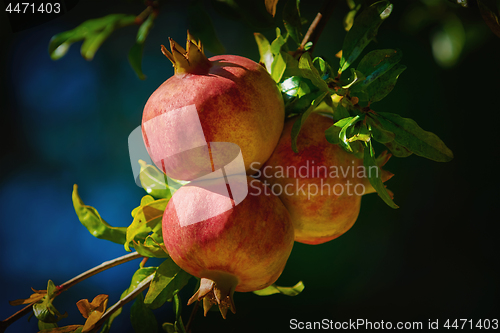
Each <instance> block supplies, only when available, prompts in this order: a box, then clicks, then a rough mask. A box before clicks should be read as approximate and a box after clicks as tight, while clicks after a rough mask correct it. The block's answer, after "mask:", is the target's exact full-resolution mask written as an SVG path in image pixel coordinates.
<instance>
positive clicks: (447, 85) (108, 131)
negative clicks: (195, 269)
mask: <svg viewBox="0 0 500 333" xmlns="http://www.w3.org/2000/svg"><path fill="white" fill-rule="evenodd" d="M443 1H444V0H443ZM304 3H305V1H304ZM320 3H321V2H320V1H308V2H307V5H303V16H305V17H307V18H309V19H312V18H313V17H314V13H315V11H316V10H317V8H319V6H320ZM395 3H396V6H395V10H394V13H393V15H392V16H391V17H390V19H388V20H387V22H385V23H384V24H383V25H382V27H381V28H380V31H379V36H378V37H377V44H374V43H372V45H371V46H370V48H369V49H374V48H391V47H398V48H400V49H401V50H402V51H403V54H404V56H403V61H402V63H404V64H406V65H407V66H408V69H407V70H406V71H405V72H404V73H403V74H402V75H401V77H400V80H399V82H398V85H397V87H396V88H395V90H394V92H393V93H392V94H391V95H390V96H389V97H387V98H386V99H385V100H384V101H382V102H380V103H377V105H376V107H374V109H375V110H380V111H382V110H383V111H386V112H394V113H399V114H401V115H403V116H407V117H412V118H413V119H415V120H416V121H417V122H418V123H419V124H420V125H421V127H423V128H424V129H427V130H430V131H432V132H435V133H437V134H438V135H439V136H440V137H441V138H442V139H443V141H445V142H446V143H447V145H448V146H449V147H450V148H451V149H452V150H453V151H454V153H455V159H454V160H453V161H452V162H450V163H446V164H440V163H436V162H432V161H428V160H424V159H422V158H419V157H416V156H411V157H409V158H407V159H396V158H393V159H392V160H391V161H390V162H389V164H388V166H387V168H388V169H389V170H391V171H393V172H394V173H395V174H396V176H395V177H394V178H393V180H391V181H390V182H389V187H390V188H391V190H393V192H394V193H395V194H396V198H395V199H396V202H397V203H398V204H399V205H400V206H401V208H400V209H399V210H391V209H390V208H388V207H387V206H386V205H385V204H384V203H383V202H382V201H381V200H380V199H379V198H377V196H375V195H372V196H369V197H366V198H365V199H364V202H363V207H362V210H361V214H360V217H359V219H358V221H357V222H356V225H355V226H354V227H353V228H352V230H351V231H349V232H348V233H346V234H345V235H343V236H342V237H340V238H339V239H337V240H335V241H333V242H330V243H327V244H324V245H319V246H306V245H302V244H297V245H296V246H295V248H294V251H293V253H292V256H291V257H290V260H289V264H288V266H287V268H286V270H285V272H284V273H283V275H282V277H281V278H280V280H279V282H280V284H282V285H292V284H295V283H296V282H297V281H298V280H301V279H302V280H303V281H304V283H305V285H306V289H305V291H304V293H303V294H301V295H299V296H297V297H294V298H287V297H285V296H281V295H274V296H270V297H269V298H267V299H262V298H259V297H257V296H255V295H253V294H251V293H250V294H237V295H236V305H237V308H238V313H237V314H236V315H229V318H228V319H227V320H226V321H223V320H222V319H221V318H220V316H219V315H218V314H217V313H210V314H209V315H208V317H207V318H205V319H203V318H202V316H201V314H198V317H197V318H196V321H195V323H194V325H193V329H194V332H213V331H215V330H216V329H217V331H218V332H256V331H259V332H271V331H286V330H287V328H288V323H289V320H290V319H291V318H297V319H299V320H303V321H312V320H321V319H323V318H328V319H332V320H348V319H353V320H355V319H357V318H364V319H371V320H374V321H375V320H377V321H380V320H384V321H388V320H393V321H404V320H419V321H422V322H424V323H427V321H428V319H431V320H435V319H438V318H439V319H441V320H443V322H444V319H447V318H450V319H455V318H468V319H474V320H477V319H484V318H492V317H494V316H497V317H496V318H498V313H500V311H499V310H500V308H499V302H500V299H499V285H498V281H500V277H499V273H498V271H497V266H498V254H499V246H498V241H497V235H498V233H497V231H498V228H497V226H496V224H497V220H496V219H497V218H498V216H497V213H496V209H495V205H497V204H498V199H499V195H498V187H499V182H498V176H497V172H496V167H497V164H496V162H495V156H497V155H498V148H497V144H496V142H497V134H496V129H495V126H496V124H498V120H500V119H499V118H500V117H499V112H498V111H500V110H499V107H498V91H499V88H500V85H499V83H498V75H499V74H500V65H499V63H498V59H500V47H499V45H500V40H499V39H498V37H496V36H495V35H493V34H492V33H491V32H490V31H489V30H488V29H487V28H486V26H485V25H484V22H482V21H481V19H480V16H479V12H478V10H477V8H476V7H474V6H472V8H469V9H462V8H455V7H450V8H449V10H450V11H453V12H455V13H456V15H457V16H458V17H460V18H462V19H463V21H464V22H466V23H467V24H468V25H467V27H468V29H469V28H470V29H471V31H472V30H473V32H474V34H475V35H474V36H476V37H474V38H475V39H474V40H473V41H472V43H471V44H470V45H469V46H470V48H469V49H468V50H467V52H465V53H464V54H463V55H462V56H461V59H460V61H459V62H458V63H457V64H456V65H455V66H453V67H451V68H448V69H445V68H442V67H440V66H438V64H437V63H436V61H435V59H434V58H433V55H432V51H431V47H430V42H429V36H430V35H431V34H432V31H433V29H435V26H432V25H431V26H429V27H427V28H425V29H422V30H420V31H419V32H417V33H411V32H409V31H408V30H405V29H403V27H404V25H405V22H404V20H405V18H406V17H407V16H405V15H406V14H407V13H408V11H409V10H410V9H411V5H409V4H408V3H406V2H404V3H400V2H398V1H395ZM282 5H283V4H282V3H281V4H280V6H282ZM142 8H143V6H142V5H141V4H140V2H138V3H131V2H127V1H117V2H106V4H104V3H103V2H96V1H80V2H79V4H78V5H77V6H76V7H75V8H73V9H72V10H71V11H70V12H68V13H67V14H66V15H64V16H63V17H61V18H58V19H56V20H53V21H50V22H48V23H45V24H43V25H40V26H37V27H34V28H31V29H28V30H25V31H21V32H17V33H12V32H11V31H10V28H9V26H8V21H7V20H6V18H5V17H4V16H1V15H3V13H2V14H0V18H1V19H0V29H1V35H0V37H1V45H2V51H1V73H2V77H1V79H2V81H1V84H2V89H1V93H0V96H1V104H0V106H1V115H2V121H1V125H2V137H1V138H2V141H1V143H0V145H1V156H0V158H1V163H0V170H1V173H0V209H1V210H0V212H1V214H0V219H1V223H0V267H1V274H0V286H1V290H2V291H1V299H0V316H1V317H2V319H3V318H6V317H8V316H9V315H11V314H12V313H13V312H15V311H17V308H13V307H11V306H10V305H9V304H8V302H7V301H9V300H14V299H17V298H24V297H28V296H29V295H30V287H33V288H35V289H45V288H46V283H47V280H48V279H52V280H53V281H54V282H55V283H56V284H60V283H62V282H64V281H66V280H68V279H70V278H71V277H73V276H75V275H77V274H79V273H81V272H83V271H84V270H87V269H89V268H91V267H93V266H95V265H97V264H99V263H101V262H103V261H105V260H109V259H112V258H115V257H118V256H121V255H123V254H125V251H124V249H123V247H122V246H120V245H117V244H114V243H109V242H106V241H101V240H98V239H95V238H93V237H92V236H91V235H90V234H89V233H88V232H87V231H86V229H85V228H84V227H83V226H82V225H81V224H80V223H79V221H78V219H77V217H76V215H75V213H74V210H73V206H72V202H71V191H72V186H73V184H75V183H76V184H78V185H79V192H80V195H81V197H82V199H83V201H84V202H85V203H86V204H89V205H92V206H94V207H96V208H97V209H98V211H99V213H100V214H101V216H102V217H104V219H106V220H107V221H108V222H109V223H110V224H112V225H114V226H127V225H128V224H129V223H130V222H131V216H130V212H131V210H132V209H133V208H134V207H136V206H138V205H139V202H140V198H141V197H142V196H143V195H144V191H143V190H142V189H141V188H139V187H137V186H136V185H135V184H134V179H133V175H132V171H131V166H130V160H129V156H128V146H127V138H128V135H129V133H130V132H131V131H132V130H133V129H134V128H136V127H137V126H138V125H140V121H141V115H142V108H143V106H144V104H145V103H146V101H147V98H148V97H149V95H150V94H151V93H152V92H153V91H154V90H155V89H156V87H158V86H159V85H160V84H161V83H162V82H163V81H164V80H166V79H167V78H168V77H170V76H171V75H172V74H173V69H172V67H171V65H170V62H169V61H168V60H167V59H166V58H165V57H164V56H163V55H162V54H161V52H160V51H159V45H160V44H165V43H167V37H173V38H174V39H176V40H179V41H180V40H183V39H184V38H185V31H186V28H187V22H186V20H185V11H186V5H185V4H183V3H181V2H171V3H170V4H169V5H168V9H166V10H163V11H162V12H161V14H160V16H159V18H158V20H157V22H156V23H155V28H154V29H153V31H152V32H151V34H150V36H149V37H148V41H147V43H146V45H145V49H144V59H143V71H144V73H145V74H146V75H147V80H145V81H140V80H139V79H137V77H136V75H135V74H134V72H133V71H132V69H131V68H130V65H129V64H128V60H127V52H128V49H129V48H130V47H131V46H132V44H133V40H134V36H135V34H136V27H127V28H124V29H121V30H119V31H117V32H116V33H114V34H113V35H112V37H111V38H110V39H109V40H108V41H106V42H105V43H104V45H103V46H102V47H101V49H100V50H99V51H98V52H97V54H96V56H95V58H94V59H93V60H92V61H91V62H87V61H85V60H84V59H83V58H82V57H81V56H80V54H79V46H80V45H79V44H78V43H77V44H76V45H73V46H72V48H71V49H70V51H69V52H68V54H67V55H66V56H65V57H63V58H62V59H60V60H58V61H52V60H51V59H50V58H49V56H48V53H47V46H48V42H49V40H50V38H51V36H53V35H54V34H56V33H58V32H61V31H65V30H69V29H72V28H73V27H75V26H76V25H77V24H80V23H81V22H83V21H84V20H86V19H89V18H94V17H99V16H103V15H106V14H108V13H111V12H125V13H139V12H140V11H141V10H142ZM279 8H280V7H279ZM345 10H346V8H345V5H344V6H340V5H339V9H338V10H337V11H336V12H335V13H334V15H333V16H332V18H331V20H330V22H329V23H328V25H327V26H326V28H325V31H324V33H323V36H322V37H321V39H320V42H319V43H318V46H317V48H316V51H315V52H316V55H325V56H327V57H328V58H330V59H333V58H334V57H333V55H334V54H335V53H336V52H337V51H338V50H339V49H340V47H341V43H342V39H343V36H344V32H343V30H342V25H341V18H342V16H343V15H344V14H345ZM211 14H212V15H213V17H214V24H215V28H216V30H217V32H218V34H219V38H220V39H221V41H222V43H223V44H224V45H225V47H226V50H227V53H230V54H239V55H244V56H247V57H249V58H251V59H254V60H258V51H257V47H256V45H255V42H254V37H253V34H252V33H253V32H254V31H256V29H254V28H252V27H249V26H248V25H246V24H245V23H244V22H241V21H237V22H236V21H231V20H228V19H226V18H223V17H221V16H217V14H215V13H213V12H211ZM228 27H230V28H228ZM261 32H263V33H264V34H265V35H266V36H267V37H268V38H270V39H271V38H273V35H274V32H273V30H272V29H270V30H269V29H268V30H265V29H264V30H261ZM138 264H139V262H138V261H135V262H129V263H127V264H124V265H122V266H119V267H115V268H113V269H110V270H108V271H106V272H104V273H101V274H99V275H98V276H95V277H92V278H90V279H88V280H86V281H85V282H83V283H81V284H79V285H77V286H75V287H73V288H72V289H71V290H70V291H68V292H65V293H64V294H62V295H61V296H59V297H58V298H57V299H56V301H55V305H56V307H57V308H58V309H59V310H60V311H61V312H65V311H67V312H68V313H69V317H68V318H66V319H64V320H62V321H61V325H69V324H75V323H83V321H84V320H83V318H82V317H81V316H80V314H79V313H78V310H77V308H76V306H75V302H76V301H77V300H79V299H82V298H88V299H90V300H91V299H92V298H94V297H95V296H96V295H97V294H100V293H106V294H109V295H110V304H112V303H114V302H116V301H117V300H118V298H119V295H120V294H121V292H122V291H123V290H124V289H126V288H127V286H128V283H129V281H130V277H131V275H132V273H133V272H134V271H135V269H137V267H138ZM151 264H152V265H154V264H158V261H155V260H151ZM193 288H194V284H193V285H191V284H190V285H189V286H188V287H187V288H185V290H183V292H182V294H181V297H182V298H183V300H187V298H188V297H190V294H191V292H192V289H193ZM129 306H130V304H129V305H128V306H126V308H128V307H129ZM169 306H170V305H169V304H168V305H167V306H165V307H163V308H161V309H159V310H156V311H155V313H156V314H157V316H158V319H159V321H160V322H164V321H168V320H171V319H172V317H171V316H172V314H171V309H170V308H169ZM184 312H185V314H184V316H185V321H186V320H187V317H188V316H189V312H190V309H189V308H187V307H185V308H184ZM26 318H27V317H26ZM26 318H22V319H21V320H19V321H18V322H16V323H15V324H13V325H12V326H11V327H10V328H9V329H8V330H7V332H36V331H37V325H36V319H35V318H33V319H32V320H31V321H30V322H27V320H26ZM499 319H500V318H499ZM113 330H114V331H116V332H129V331H131V327H130V322H129V318H128V315H127V314H122V315H121V316H119V317H118V318H117V319H116V321H115V324H114V328H113Z"/></svg>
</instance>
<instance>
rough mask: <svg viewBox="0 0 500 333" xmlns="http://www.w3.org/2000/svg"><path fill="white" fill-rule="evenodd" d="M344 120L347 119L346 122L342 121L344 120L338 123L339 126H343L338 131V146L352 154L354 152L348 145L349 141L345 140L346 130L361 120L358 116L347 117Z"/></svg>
mask: <svg viewBox="0 0 500 333" xmlns="http://www.w3.org/2000/svg"><path fill="white" fill-rule="evenodd" d="M346 119H347V120H346V121H344V119H342V120H340V121H339V122H340V124H342V125H343V126H342V129H341V130H340V133H339V139H340V146H342V148H344V149H345V150H347V151H348V152H351V153H352V152H354V150H353V149H352V147H351V145H350V144H349V140H348V139H347V130H348V129H349V128H350V127H351V126H353V125H354V124H356V123H357V122H358V121H360V120H361V118H360V116H359V115H356V116H355V117H349V118H346Z"/></svg>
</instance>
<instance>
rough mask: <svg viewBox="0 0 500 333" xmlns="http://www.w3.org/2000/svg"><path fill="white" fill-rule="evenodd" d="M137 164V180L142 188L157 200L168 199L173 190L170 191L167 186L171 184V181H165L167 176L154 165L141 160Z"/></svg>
mask: <svg viewBox="0 0 500 333" xmlns="http://www.w3.org/2000/svg"><path fill="white" fill-rule="evenodd" d="M139 164H140V165H141V170H140V174H139V179H140V181H141V186H142V188H144V190H146V192H147V193H148V194H150V195H152V196H153V197H155V198H157V199H170V198H171V197H172V192H173V191H174V189H171V188H170V187H169V185H168V184H169V183H170V184H171V183H172V180H171V179H170V180H168V181H167V176H166V175H165V174H164V173H163V172H161V171H160V170H158V168H156V167H155V166H154V165H150V164H147V163H146V162H144V161H143V160H139Z"/></svg>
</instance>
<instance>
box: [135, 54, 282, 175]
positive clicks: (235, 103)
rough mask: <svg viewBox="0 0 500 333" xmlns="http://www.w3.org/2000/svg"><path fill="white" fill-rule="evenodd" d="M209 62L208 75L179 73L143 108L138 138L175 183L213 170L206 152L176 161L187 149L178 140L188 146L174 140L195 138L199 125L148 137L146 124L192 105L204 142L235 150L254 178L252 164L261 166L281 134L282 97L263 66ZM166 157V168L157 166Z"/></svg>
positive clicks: (230, 59) (178, 125) (170, 125)
mask: <svg viewBox="0 0 500 333" xmlns="http://www.w3.org/2000/svg"><path fill="white" fill-rule="evenodd" d="M209 62H210V68H209V69H208V73H207V74H204V75H201V74H191V73H181V74H176V75H174V76H172V77H171V78H169V79H168V80H167V81H165V82H164V83H163V84H162V85H161V86H160V87H159V88H158V89H157V90H156V91H155V92H154V93H153V94H152V95H151V96H150V98H149V100H148V101H147V103H146V105H145V107H144V112H143V118H142V132H143V138H144V142H145V145H146V148H147V150H148V153H149V155H150V157H151V158H152V160H153V161H154V163H155V164H156V166H157V167H158V168H159V169H160V170H163V171H164V172H165V173H166V174H167V175H169V176H170V177H171V178H174V179H180V180H193V179H195V178H198V177H201V176H204V175H206V174H208V173H210V172H212V171H214V170H212V167H211V163H210V159H208V155H207V151H206V150H204V149H198V150H196V149H194V150H192V151H190V152H189V154H188V155H189V156H187V154H178V155H175V154H176V153H178V152H179V146H183V145H185V143H186V142H178V141H176V140H180V141H189V140H190V139H189V138H187V139H177V137H181V136H182V133H181V132H183V133H191V132H196V131H197V127H198V126H199V124H197V123H196V122H187V123H183V122H182V121H181V120H178V119H173V120H172V119H170V120H167V124H162V125H161V126H160V127H158V128H152V129H148V131H147V132H146V131H145V125H144V124H145V123H147V122H148V121H150V120H152V119H154V118H155V117H158V116H161V115H163V114H166V113H169V112H171V111H176V110H179V109H180V108H183V107H187V106H191V105H194V106H195V107H196V110H197V113H198V117H199V120H200V122H201V128H202V129H203V133H204V139H205V141H206V142H207V143H208V144H210V142H231V143H234V144H236V145H238V146H239V147H240V149H241V152H242V156H243V160H244V165H245V170H246V172H247V174H249V175H250V174H252V173H255V172H256V170H253V169H251V168H250V165H251V164H252V163H253V162H258V163H264V162H265V161H266V160H267V159H268V158H269V156H270V155H271V153H272V151H273V149H274V147H275V146H276V144H277V143H278V140H279V137H280V134H281V131H282V129H283V124H284V117H285V112H284V104H283V99H282V96H281V93H280V91H279V89H278V87H277V85H276V83H275V82H274V80H273V79H272V78H271V76H270V75H269V74H268V73H267V71H266V70H265V69H264V68H263V67H262V66H261V65H259V64H257V63H255V62H254V61H252V60H250V59H247V58H244V57H240V56H234V55H221V56H215V57H212V58H210V59H209ZM176 132H177V133H179V135H176ZM198 141H199V140H198ZM165 142H168V143H165ZM199 144H200V143H199V142H197V144H196V145H195V146H198V147H199ZM218 154H219V156H217V158H218V159H220V160H224V161H226V162H227V163H228V162H229V161H231V160H233V159H234V153H233V152H229V153H227V156H224V152H218ZM165 156H170V157H169V158H168V159H167V163H161V160H162V159H163V158H165Z"/></svg>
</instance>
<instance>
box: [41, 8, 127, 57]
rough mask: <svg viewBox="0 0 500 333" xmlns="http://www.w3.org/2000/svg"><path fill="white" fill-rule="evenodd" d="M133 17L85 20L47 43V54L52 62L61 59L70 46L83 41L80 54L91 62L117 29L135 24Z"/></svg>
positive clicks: (117, 15)
mask: <svg viewBox="0 0 500 333" xmlns="http://www.w3.org/2000/svg"><path fill="white" fill-rule="evenodd" d="M135 19H136V16H135V15H126V14H110V15H107V16H104V17H101V18H97V19H92V20H87V21H85V22H83V23H82V24H80V25H79V26H78V27H76V28H74V29H72V30H69V31H65V32H62V33H59V34H57V35H55V36H53V37H52V39H51V40H50V43H49V54H50V57H51V58H52V60H57V59H60V58H62V57H63V56H64V55H65V54H66V53H67V52H68V49H69V47H70V46H71V44H73V43H74V42H78V41H80V40H84V42H83V44H82V48H81V54H82V56H83V57H84V58H85V59H86V60H92V58H93V57H94V55H95V53H96V51H97V49H98V48H99V47H100V46H101V45H102V43H103V42H104V41H105V40H106V39H107V38H108V37H109V35H110V34H111V33H112V32H113V31H115V30H116V29H118V28H121V27H125V26H129V25H132V24H134V23H135Z"/></svg>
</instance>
